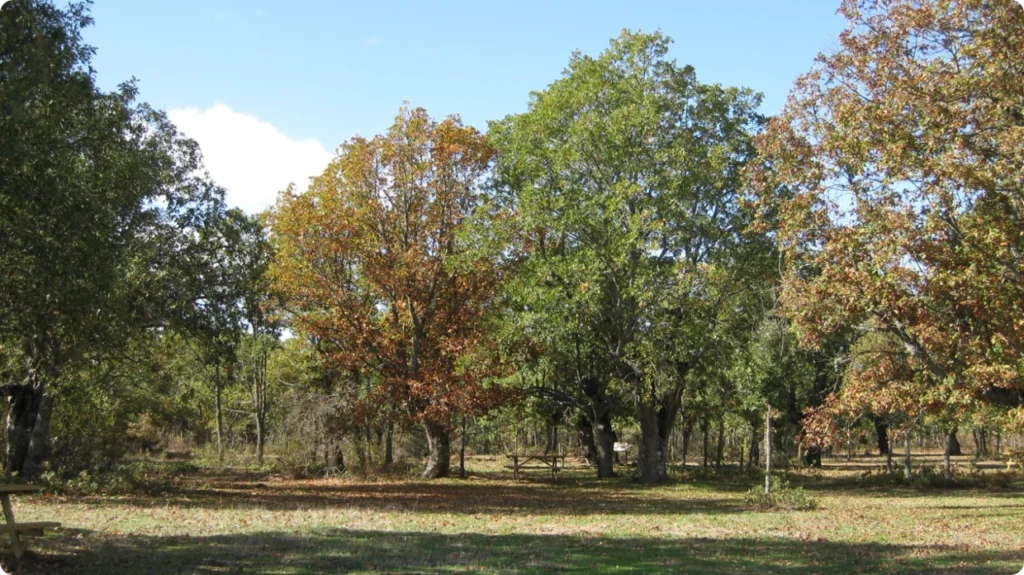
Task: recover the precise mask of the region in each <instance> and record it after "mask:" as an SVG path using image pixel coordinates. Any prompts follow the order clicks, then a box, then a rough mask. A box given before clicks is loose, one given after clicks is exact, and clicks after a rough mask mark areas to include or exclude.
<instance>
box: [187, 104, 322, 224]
mask: <svg viewBox="0 0 1024 575" xmlns="http://www.w3.org/2000/svg"><path fill="white" fill-rule="evenodd" d="M167 115H168V117H170V119H171V121H172V122H174V124H175V125H176V126H178V129H180V130H181V131H182V132H183V133H184V134H186V135H187V136H188V137H190V138H192V139H194V140H196V141H197V142H199V146H200V147H201V148H202V150H203V159H204V160H205V162H206V168H207V170H209V172H210V176H212V177H213V180H214V181H215V182H217V183H218V184H219V185H221V186H223V187H224V188H225V189H226V190H227V202H228V205H230V206H236V207H239V208H242V209H243V210H245V211H246V212H249V213H255V212H259V211H261V210H263V209H265V208H267V207H269V206H270V205H272V204H273V203H274V201H275V200H276V199H277V193H278V192H280V191H281V190H284V189H285V188H286V187H288V184H289V183H294V184H295V185H296V187H297V188H298V189H300V190H305V189H306V187H307V186H308V185H309V178H310V177H311V176H316V175H319V174H321V173H323V171H324V169H325V168H326V167H327V164H328V163H329V162H330V161H331V157H332V155H331V154H330V153H329V152H328V151H327V150H325V149H324V147H323V145H321V144H320V142H318V141H316V140H315V139H307V140H299V141H296V140H292V139H291V138H289V137H288V136H285V135H284V134H282V133H281V132H279V131H278V130H277V128H275V127H274V126H273V125H271V124H269V123H267V122H263V121H260V119H259V118H256V117H254V116H249V115H247V114H241V113H239V112H235V111H234V110H232V109H231V108H230V107H229V106H226V105H224V104H217V105H215V106H213V107H212V108H209V109H207V110H206V111H200V110H198V109H196V108H183V109H176V110H170V111H168V112H167Z"/></svg>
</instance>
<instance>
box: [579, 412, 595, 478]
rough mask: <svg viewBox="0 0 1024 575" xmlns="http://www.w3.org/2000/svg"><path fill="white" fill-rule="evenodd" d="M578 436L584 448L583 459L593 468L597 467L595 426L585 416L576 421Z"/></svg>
mask: <svg viewBox="0 0 1024 575" xmlns="http://www.w3.org/2000/svg"><path fill="white" fill-rule="evenodd" d="M576 435H577V436H578V437H579V439H580V446H581V447H583V459H585V460H586V461H587V464H588V465H590V466H591V467H594V468H596V467H597V447H596V445H595V444H594V426H593V425H592V424H591V423H590V420H589V419H587V417H586V416H585V415H582V414H581V415H580V416H579V417H578V418H577V419H576Z"/></svg>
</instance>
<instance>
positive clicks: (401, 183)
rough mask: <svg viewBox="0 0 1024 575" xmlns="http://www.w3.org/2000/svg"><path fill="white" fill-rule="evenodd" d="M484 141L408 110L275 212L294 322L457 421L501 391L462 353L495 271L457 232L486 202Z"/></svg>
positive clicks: (398, 394)
mask: <svg viewBox="0 0 1024 575" xmlns="http://www.w3.org/2000/svg"><path fill="white" fill-rule="evenodd" d="M491 154H492V152H491V149H490V147H489V146H488V145H487V142H486V139H485V137H484V136H483V135H481V134H479V133H478V132H477V131H476V130H475V129H473V128H472V127H467V126H463V125H462V123H461V122H460V121H459V119H458V118H448V119H445V120H444V121H442V122H440V123H438V122H435V121H433V120H432V119H431V118H430V117H429V116H428V115H427V113H426V111H424V110H423V109H420V108H418V109H413V110H410V109H406V108H403V109H402V111H401V112H400V113H399V115H398V117H397V118H396V121H395V124H394V125H393V126H392V127H391V129H390V130H389V131H388V133H387V134H384V135H380V136H377V137H375V138H372V139H365V138H362V137H355V138H353V139H351V140H350V141H349V142H347V143H345V144H344V145H343V146H342V147H341V149H340V152H339V154H338V156H337V157H336V159H335V160H334V161H333V162H332V163H331V164H330V166H329V167H328V168H327V170H326V171H325V172H324V173H323V175H321V176H320V177H318V178H315V179H314V180H313V182H312V184H311V186H310V189H309V191H308V192H306V193H304V194H296V193H295V192H294V191H289V192H288V193H286V194H284V195H282V197H281V199H280V201H279V203H278V205H277V206H276V208H275V211H274V213H273V215H272V217H271V224H272V229H273V235H274V241H275V242H276V244H277V248H278V250H279V251H278V260H277V262H276V263H275V265H274V268H273V270H272V276H273V278H274V281H275V283H276V285H277V287H278V288H279V289H280V290H281V291H282V292H283V293H285V294H286V297H287V299H288V308H289V311H290V312H291V314H292V317H293V321H294V326H295V328H296V329H297V330H298V331H299V332H301V333H302V334H304V335H305V336H308V337H310V338H312V339H313V340H314V341H316V342H318V345H319V348H320V349H321V351H322V352H323V354H324V357H325V358H326V359H327V361H328V363H329V364H330V365H331V367H332V368H334V369H339V370H341V371H343V372H349V373H362V374H365V375H366V377H368V378H371V379H372V380H373V381H374V382H376V383H377V388H376V389H375V390H373V392H371V393H367V394H366V396H365V400H366V401H368V402H371V403H375V402H380V401H382V400H387V401H391V402H394V403H396V404H397V405H399V406H401V407H402V408H403V409H404V411H405V413H406V414H407V415H408V416H410V417H411V418H413V419H414V420H417V421H423V422H430V423H436V424H442V425H448V424H449V423H450V421H451V416H452V414H453V413H463V414H466V413H468V414H473V413H478V412H481V411H482V410H484V409H486V408H487V407H488V406H489V404H490V403H491V401H492V400H493V399H494V397H493V394H491V393H490V392H488V391H487V390H486V389H485V387H484V386H483V385H481V382H480V376H481V375H482V374H481V372H480V370H479V369H474V370H466V369H462V368H461V366H460V361H461V359H462V358H463V357H464V356H465V354H466V353H467V352H468V351H471V350H473V349H475V348H476V346H477V345H478V344H479V343H480V338H481V328H482V325H483V323H482V322H483V317H484V314H485V312H486V311H487V309H488V307H489V306H490V304H491V300H492V296H493V293H494V287H495V271H494V269H493V267H492V266H491V265H489V263H488V262H486V261H482V260H480V259H475V258H473V257H472V256H471V255H469V251H468V250H467V249H466V246H465V245H463V241H462V240H461V238H460V236H459V234H460V231H461V230H462V228H463V227H464V223H465V221H466V218H467V217H469V216H470V215H471V213H472V212H473V210H474V209H475V208H476V207H477V206H478V204H479V203H480V194H479V193H478V185H479V182H480V180H481V178H482V176H483V175H484V173H485V171H486V170H487V169H488V166H489V165H490V161H491Z"/></svg>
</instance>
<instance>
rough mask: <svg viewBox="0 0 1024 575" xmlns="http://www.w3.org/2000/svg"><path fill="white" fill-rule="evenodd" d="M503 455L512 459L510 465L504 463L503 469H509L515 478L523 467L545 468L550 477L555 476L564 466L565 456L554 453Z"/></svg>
mask: <svg viewBox="0 0 1024 575" xmlns="http://www.w3.org/2000/svg"><path fill="white" fill-rule="evenodd" d="M505 457H508V458H509V459H511V460H512V465H506V466H505V469H511V470H512V477H513V478H515V479H519V472H520V471H522V470H523V469H546V470H549V471H551V477H557V476H558V472H559V471H561V470H562V468H563V467H565V456H564V455H558V454H554V453H552V454H548V453H508V454H506V455H505ZM559 461H561V464H559Z"/></svg>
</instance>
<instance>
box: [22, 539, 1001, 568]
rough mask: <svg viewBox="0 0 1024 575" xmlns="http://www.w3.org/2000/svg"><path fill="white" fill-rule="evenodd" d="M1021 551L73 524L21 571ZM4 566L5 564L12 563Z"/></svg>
mask: <svg viewBox="0 0 1024 575" xmlns="http://www.w3.org/2000/svg"><path fill="white" fill-rule="evenodd" d="M1019 559H1020V557H1019V556H1016V555H1014V554H1010V553H1000V552H978V551H969V550H968V549H963V548H952V547H943V546H898V545H882V544H874V543H863V544H851V543H834V542H820V541H819V542H814V541H805V540H797V539H694V538H688V539H668V538H596V537H592V536H587V537H583V536H579V535H482V534H454V535H445V534H436V533H419V532H380V531H348V530H341V529H331V530H318V531H312V532H309V533H305V534H301V535H299V534H291V533H281V532H270V533H260V534H246V535H224V536H211V537H143V536H108V535H101V534H99V533H93V532H83V531H78V532H74V531H71V532H65V533H64V534H62V535H61V536H60V537H59V538H55V539H52V540H50V541H49V544H48V549H47V552H46V553H45V555H43V556H42V557H41V558H40V559H36V560H34V561H29V562H27V563H26V564H25V565H23V566H22V569H21V570H19V571H16V575H39V574H42V573H46V574H49V573H62V574H88V573H103V574H111V575H136V574H143V573H145V574H148V575H172V574H173V575H189V574H209V573H247V574H252V575H270V574H279V573H294V574H312V573H353V572H354V573H404V574H413V573H420V574H425V573H434V574H438V573H459V572H466V571H473V572H480V573H507V574H512V573H578V574H584V573H588V574H589V573H620V572H633V573H691V574H712V573H714V574H720V573H751V574H754V573H757V574H761V575H765V574H767V575H775V574H777V575H783V574H786V575H789V574H808V575H809V574H815V573H821V574H825V573H827V574H829V575H834V574H844V573H902V574H909V575H925V574H928V575H953V574H979V575H980V574H983V573H984V574H990V573H1012V572H1014V571H1015V570H1016V569H1017V567H1016V566H1017V565H1019V563H1018V561H1019ZM4 564H5V565H7V564H8V563H7V562H6V561H5V562H4Z"/></svg>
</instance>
